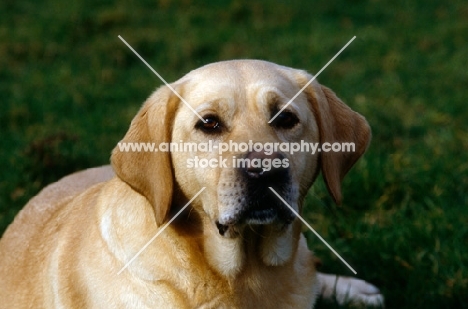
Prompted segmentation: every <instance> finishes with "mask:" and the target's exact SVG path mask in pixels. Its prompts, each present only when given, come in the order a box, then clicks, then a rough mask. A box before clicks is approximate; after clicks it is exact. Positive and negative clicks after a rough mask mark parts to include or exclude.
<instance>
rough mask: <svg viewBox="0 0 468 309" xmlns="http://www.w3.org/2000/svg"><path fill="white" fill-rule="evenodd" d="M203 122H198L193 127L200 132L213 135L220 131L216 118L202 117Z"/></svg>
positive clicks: (219, 123) (219, 124)
mask: <svg viewBox="0 0 468 309" xmlns="http://www.w3.org/2000/svg"><path fill="white" fill-rule="evenodd" d="M204 119H205V122H203V121H201V120H200V121H198V122H197V124H196V125H195V128H197V129H199V130H202V131H203V132H205V133H208V134H213V133H219V132H220V131H221V128H222V126H221V122H220V121H219V119H218V117H216V116H208V117H204Z"/></svg>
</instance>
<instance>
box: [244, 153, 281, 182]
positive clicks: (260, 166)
mask: <svg viewBox="0 0 468 309" xmlns="http://www.w3.org/2000/svg"><path fill="white" fill-rule="evenodd" d="M245 159H247V165H246V167H245V173H246V174H247V177H248V178H249V179H267V178H275V176H279V175H281V174H283V175H284V174H285V173H287V168H285V167H284V164H283V159H284V155H283V154H281V153H279V152H273V153H271V154H266V153H264V152H256V151H253V152H249V153H248V154H247V155H246V156H245Z"/></svg>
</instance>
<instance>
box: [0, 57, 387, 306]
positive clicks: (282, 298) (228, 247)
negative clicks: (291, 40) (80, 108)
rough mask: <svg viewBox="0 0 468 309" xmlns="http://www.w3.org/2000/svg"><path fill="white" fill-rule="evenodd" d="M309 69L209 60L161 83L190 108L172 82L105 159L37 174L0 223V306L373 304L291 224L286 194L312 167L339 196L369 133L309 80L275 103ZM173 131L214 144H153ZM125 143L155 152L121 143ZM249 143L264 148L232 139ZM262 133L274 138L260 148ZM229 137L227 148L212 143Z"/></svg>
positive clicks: (311, 175)
mask: <svg viewBox="0 0 468 309" xmlns="http://www.w3.org/2000/svg"><path fill="white" fill-rule="evenodd" d="M311 78H312V76H311V75H309V74H307V73H306V72H304V71H301V70H296V69H291V68H287V67H283V66H279V65H276V64H273V63H269V62H265V61H256V60H237V61H226V62H219V63H214V64H210V65H207V66H204V67H202V68H199V69H197V70H194V71H192V72H190V73H189V74H187V75H186V76H184V77H183V78H181V79H180V80H178V81H177V82H175V83H173V84H171V87H172V88H173V89H174V90H175V91H176V92H177V93H178V94H180V96H181V97H183V98H184V99H185V101H186V102H188V103H189V104H190V105H191V107H192V108H193V109H194V110H191V109H190V108H189V107H188V106H186V105H185V104H184V103H183V102H182V101H181V99H180V98H179V97H178V96H177V95H175V94H174V92H173V91H172V90H171V89H170V88H169V87H167V86H163V87H161V88H160V89H158V90H157V91H156V92H155V93H153V94H152V95H151V96H150V97H149V99H148V100H147V101H146V103H145V104H144V105H143V107H142V108H141V110H140V111H139V113H138V114H137V115H136V117H135V118H134V119H133V121H132V123H131V125H130V128H129V130H128V132H127V134H126V135H125V137H124V138H123V140H122V141H121V143H120V144H119V146H120V147H116V148H115V149H114V151H113V153H112V158H111V161H112V168H113V170H112V168H111V167H109V166H107V167H101V168H95V169H90V170H86V171H83V172H80V173H77V174H73V175H71V176H68V177H66V178H64V179H62V180H60V181H59V182H57V183H55V184H52V185H50V186H48V187H47V188H45V189H44V190H43V191H42V192H41V193H39V195H37V196H36V197H35V198H33V199H32V200H31V201H30V202H29V203H28V204H27V205H26V207H25V208H24V209H23V210H22V211H21V212H20V213H19V214H18V216H17V217H16V219H15V221H14V222H13V224H11V225H10V227H9V228H8V229H7V231H6V232H5V234H4V235H3V238H2V239H1V241H0V299H1V304H2V306H4V307H5V308H177V309H180V308H312V307H313V304H314V302H315V300H316V298H317V296H318V294H319V293H322V294H323V295H324V296H325V297H335V298H336V299H337V300H338V301H339V302H345V301H351V302H355V303H359V302H360V303H364V304H380V303H381V302H382V301H383V297H382V296H381V295H380V292H379V290H378V289H377V288H375V287H374V286H373V285H371V284H368V283H366V282H364V281H362V280H357V279H352V278H339V279H338V280H337V279H336V277H335V276H332V275H325V274H320V273H317V272H316V270H315V262H314V255H313V254H312V253H311V252H310V251H309V250H308V249H307V246H306V241H305V238H304V237H303V235H301V223H300V221H299V220H298V219H297V218H296V217H295V215H294V214H293V212H292V211H291V209H290V208H289V207H288V206H286V204H285V202H286V203H287V204H288V205H289V206H290V207H292V208H293V209H294V210H295V211H297V212H300V211H301V209H302V202H303V199H304V197H305V195H306V193H307V190H308V189H309V187H310V186H311V185H312V183H313V182H314V180H315V178H316V176H317V174H318V173H319V172H320V171H321V172H322V173H323V176H324V179H325V181H326V184H327V187H328V190H329V192H330V194H331V195H332V197H333V198H334V199H335V201H337V202H340V200H341V190H340V186H341V181H342V179H343V177H344V176H345V174H346V173H347V172H348V170H349V169H350V168H351V167H352V165H353V164H354V163H355V162H356V161H357V160H358V158H359V157H360V156H361V155H362V154H363V153H364V151H365V150H366V148H367V145H368V143H369V140H370V129H369V126H368V124H367V122H366V121H365V119H364V118H363V117H362V116H360V115H359V114H357V113H356V112H353V111H352V110H351V109H350V108H349V107H347V106H346V105H345V104H343V103H342V102H341V101H340V100H339V99H338V98H337V96H336V95H335V94H334V93H333V92H332V91H331V90H330V89H328V88H326V87H324V86H321V85H320V84H318V83H317V82H316V81H314V82H312V83H311V84H310V85H309V86H308V87H306V88H305V89H304V91H303V92H301V93H300V94H299V95H298V96H297V97H296V98H295V99H294V100H293V101H292V103H291V104H290V105H288V106H287V107H286V108H285V109H284V110H281V109H282V108H283V107H284V106H285V105H286V103H287V102H288V101H289V99H290V98H293V97H294V96H295V95H296V93H298V92H299V90H300V89H301V88H302V87H303V86H304V85H306V83H307V82H308V81H309V80H310V79H311ZM194 111H195V112H196V113H198V114H199V115H201V117H202V119H204V120H205V121H202V120H201V119H200V118H199V117H198V116H197V115H196V114H195V113H194ZM278 112H280V113H279V115H278V116H277V117H276V118H275V119H274V120H273V121H271V123H269V120H270V119H271V118H272V117H273V116H275V115H276V114H278ZM170 142H173V143H176V144H179V146H181V145H182V144H183V143H192V145H203V144H205V145H206V144H207V143H208V144H210V145H211V146H212V149H211V151H209V150H207V149H206V148H203V147H199V148H192V149H189V150H187V151H181V149H178V151H176V149H175V148H174V149H173V151H171V152H168V151H163V150H164V149H163V148H164V147H162V146H167V145H168V143H170ZM336 142H346V143H354V145H355V149H354V151H351V152H331V151H330V152H325V151H322V152H317V153H316V154H314V155H312V154H311V153H310V151H298V152H295V153H292V151H288V148H281V147H283V146H284V147H286V146H287V145H291V143H297V144H300V143H303V144H305V143H309V144H310V143H320V145H324V144H325V143H330V144H329V145H332V144H333V143H336ZM129 143H150V144H152V145H156V147H161V148H158V149H159V150H161V151H156V150H153V151H149V150H148V149H147V151H131V150H129V151H125V149H123V148H122V147H121V146H122V145H127V146H128V145H129ZM249 143H250V144H253V145H255V144H257V146H258V145H265V148H264V149H263V150H258V147H257V148H255V149H256V150H255V149H252V148H251V147H250V148H249V149H247V150H246V149H245V147H244V149H241V148H240V147H238V148H236V147H235V145H241V144H243V146H245V145H246V144H249ZM268 143H269V145H275V144H276V145H280V146H281V145H283V146H281V147H280V148H279V149H275V150H272V151H267V150H266V149H267V148H266V145H267V144H268ZM226 144H229V146H232V147H231V148H229V149H223V150H224V151H222V152H221V151H219V150H220V149H219V148H221V145H224V146H225V145H226ZM285 145H286V146H285ZM127 150H128V149H127ZM237 159H243V160H244V163H245V162H247V164H244V165H242V164H237V161H236V160H237ZM254 162H256V163H254ZM265 162H267V163H268V164H273V167H268V166H267V165H264V163H265ZM274 162H276V164H274ZM208 163H209V164H208ZM258 163H260V166H259V165H258ZM113 171H115V175H114V172H113ZM270 187H271V188H273V189H274V190H275V192H276V193H278V195H280V196H281V197H282V199H283V200H284V201H281V200H280V199H279V198H278V197H277V196H276V195H275V194H274V193H273V192H272V191H271V190H270V189H269V188H270ZM202 188H205V189H204V190H203V191H202V192H201V193H200V194H199V196H198V197H197V198H195V199H194V200H193V201H192V202H191V204H190V206H189V208H187V209H186V210H185V211H182V212H181V213H180V214H179V215H178V216H177V217H176V218H175V220H174V221H173V222H172V223H171V224H170V225H168V226H167V228H165V229H164V230H163V231H162V232H161V230H162V229H163V228H164V226H165V223H167V222H168V221H169V220H170V219H171V218H174V216H175V215H176V214H177V213H178V212H179V211H180V210H181V209H182V208H183V206H184V205H186V204H187V202H188V201H189V200H190V199H191V198H192V197H193V196H195V195H196V194H197V193H198V192H199V191H200V190H201V189H202ZM158 232H161V233H159V234H158V236H157V237H156V238H154V240H153V241H152V242H151V243H150V244H149V245H148V246H147V247H144V246H145V244H147V242H148V241H149V240H150V239H152V238H153V236H155V235H156V234H157V233H158ZM141 249H144V250H141ZM139 251H140V252H141V254H139V255H137V253H139ZM136 255H137V256H136ZM135 256H136V258H135V259H134V260H132V259H133V258H134V257H135Z"/></svg>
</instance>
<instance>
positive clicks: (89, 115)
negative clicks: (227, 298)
mask: <svg viewBox="0 0 468 309" xmlns="http://www.w3.org/2000/svg"><path fill="white" fill-rule="evenodd" d="M118 35H121V36H122V37H123V38H124V39H125V40H126V41H127V42H128V43H129V44H130V45H132V46H133V48H135V49H136V50H137V51H138V52H139V53H140V55H142V56H143V57H144V58H145V59H146V60H147V61H148V62H149V63H150V64H151V65H152V66H153V68H154V69H156V70H157V71H158V72H159V73H160V74H161V75H162V76H163V77H164V78H165V79H166V80H167V81H174V80H176V79H178V78H179V77H181V76H182V75H184V74H185V73H187V72H188V71H190V70H192V69H195V68H197V67H199V66H201V65H204V64H207V63H210V62H215V61H220V60H227V59H235V58H257V59H264V60H269V61H272V62H276V63H279V64H282V65H286V66H291V67H295V68H301V69H306V70H308V71H309V72H311V73H316V72H318V71H319V70H320V69H321V68H322V66H323V65H325V63H327V62H328V60H329V59H330V58H331V57H332V56H333V55H334V54H335V53H336V52H337V51H338V50H339V49H341V47H342V46H343V45H344V44H345V43H346V42H348V41H349V40H350V39H351V38H352V37H353V36H357V38H356V40H355V41H354V42H353V43H352V44H351V45H350V46H349V47H348V48H347V49H346V50H345V51H344V52H343V53H342V54H341V55H340V56H339V57H338V58H337V59H336V60H335V61H334V62H333V63H332V64H331V65H330V66H329V67H328V68H327V69H326V70H325V71H324V72H323V73H322V74H321V75H320V76H319V78H318V80H319V82H320V83H322V84H324V85H327V86H328V87H331V88H332V89H333V90H334V91H335V92H336V93H337V94H338V95H339V96H340V97H341V98H342V99H343V101H344V102H346V103H347V104H348V105H349V106H351V107H352V108H353V109H354V110H356V111H358V112H359V113H361V114H363V115H364V116H365V117H366V118H367V120H368V121H369V123H370V125H371V127H372V130H373V140H372V143H371V146H370V148H369V150H368V152H367V153H366V155H365V156H364V157H363V158H362V159H361V160H360V161H359V163H358V164H357V165H356V166H355V167H354V168H353V170H352V171H351V172H350V173H349V174H348V176H347V177H346V178H345V181H344V185H343V193H344V202H343V205H341V206H339V207H338V206H336V205H334V204H333V202H332V200H331V198H330V197H329V196H328V193H327V192H326V189H325V186H324V184H323V181H322V179H319V180H318V181H317V182H316V184H315V186H314V187H313V188H312V189H311V191H310V194H309V196H308V198H307V205H306V209H305V213H304V217H305V218H306V219H307V220H308V221H309V222H310V223H311V224H312V226H314V228H316V229H317V231H318V232H319V233H320V234H321V235H322V236H323V237H324V238H325V239H326V240H327V241H328V242H329V243H330V244H331V245H332V246H333V247H334V248H335V249H336V250H337V251H338V252H339V253H340V254H341V255H342V256H343V257H344V258H345V259H346V260H347V261H348V262H349V263H350V264H351V265H352V266H353V267H354V268H355V269H356V270H357V272H358V277H360V278H363V279H365V280H368V281H370V282H372V283H374V284H375V285H377V286H378V287H379V288H381V290H382V292H383V293H384V295H385V297H386V307H387V308H412V309H413V308H426V309H427V308H468V250H467V247H468V209H467V202H468V193H467V192H468V177H467V176H468V130H467V129H468V100H467V99H468V96H467V94H468V90H467V88H468V2H467V1H461V0H460V1H456V0H454V1H450V2H448V1H447V2H445V3H444V2H442V1H435V0H427V1H422V0H417V1H403V0H395V1H384V0H353V1H340V0H327V1H318V2H312V1H297V0H293V1H277V0H269V1H258V2H253V1H247V0H246V1H242V0H232V1H221V0H211V1H210V0H203V1H191V0H183V1H171V0H161V1H139V2H138V3H137V2H135V1H125V0H118V1H107V0H101V1H91V0H82V1H72V2H70V1H59V0H44V1H16V0H2V1H1V2H0V102H1V103H0V126H1V127H0V134H1V139H0V162H1V163H2V167H1V169H0V234H1V233H3V231H4V229H5V228H6V227H7V225H8V224H9V223H10V222H11V221H12V220H13V218H14V216H15V214H16V213H17V212H18V211H19V210H20V209H21V207H23V206H24V204H25V203H26V202H27V201H28V200H29V199H30V198H31V197H32V196H33V195H35V194H36V193H37V192H39V190H40V189H41V188H42V187H44V186H45V185H47V184H48V183H50V182H53V181H56V180H58V179H59V178H60V177H62V176H63V175H66V174H69V173H71V172H74V171H77V170H80V169H84V168H87V167H91V166H97V165H102V164H107V163H108V162H109V155H110V151H111V150H112V148H113V147H114V146H115V145H116V143H117V142H118V141H119V140H120V138H121V137H122V136H123V135H124V133H125V132H126V130H127V128H128V126H129V124H130V121H131V119H132V118H133V116H134V115H135V114H136V112H137V111H138V109H139V107H140V105H141V104H142V102H143V101H144V100H145V99H146V98H147V97H148V96H149V95H150V93H151V92H152V91H153V90H154V89H156V87H158V86H159V85H160V84H161V82H160V80H159V79H158V78H157V77H156V76H155V75H154V74H153V73H152V72H151V71H150V70H149V69H148V68H147V67H146V66H145V65H144V64H143V63H142V62H141V61H140V60H139V59H138V58H137V57H136V56H135V55H134V54H133V53H132V52H131V51H130V50H129V49H128V48H127V47H126V46H125V45H124V44H123V43H122V42H121V41H120V40H119V39H118V38H117V36H118ZM306 235H307V238H308V241H309V245H310V247H311V248H312V249H313V250H314V251H315V252H316V253H317V254H318V255H319V256H320V258H322V260H323V262H324V267H323V269H322V270H323V271H325V272H334V273H339V274H342V275H351V273H350V271H349V270H348V269H347V268H346V267H345V266H344V265H343V264H342V263H341V262H340V261H339V260H338V259H336V258H335V256H334V255H333V254H332V253H331V252H330V251H329V250H328V249H327V248H326V247H324V246H323V245H322V244H321V243H320V241H319V240H318V239H316V238H315V236H314V235H313V234H312V233H310V232H306ZM0 262H1V261H0ZM278 284H280V283H278ZM318 307H319V308H330V307H331V308H340V307H339V306H337V305H336V304H333V303H332V304H325V303H322V302H321V303H320V304H319V305H318Z"/></svg>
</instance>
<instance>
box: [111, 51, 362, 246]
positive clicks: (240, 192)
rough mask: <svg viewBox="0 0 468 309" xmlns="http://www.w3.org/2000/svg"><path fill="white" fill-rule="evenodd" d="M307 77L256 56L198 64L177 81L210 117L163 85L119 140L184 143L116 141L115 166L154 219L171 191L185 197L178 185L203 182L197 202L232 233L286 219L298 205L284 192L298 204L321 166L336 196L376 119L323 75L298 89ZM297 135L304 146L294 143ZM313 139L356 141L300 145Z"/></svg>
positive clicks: (163, 213)
mask: <svg viewBox="0 0 468 309" xmlns="http://www.w3.org/2000/svg"><path fill="white" fill-rule="evenodd" d="M311 79H312V76H311V75H309V74H307V73H306V72H304V71H302V70H296V69H291V68H287V67H283V66H279V65H276V64H273V63H269V62H265V61H256V60H238V61H226V62H219V63H214V64H210V65H207V66H204V67H202V68H200V69H197V70H194V71H192V72H190V73H189V74H187V75H186V76H184V77H183V78H181V79H180V80H178V81H177V82H175V83H173V84H171V87H172V88H173V89H174V90H175V91H176V92H177V93H178V94H179V95H180V96H181V97H183V98H184V99H185V101H186V102H188V103H189V104H190V105H191V107H192V108H193V110H194V111H196V113H198V115H200V116H201V117H202V118H203V119H204V120H205V122H203V121H202V120H201V119H200V118H199V117H198V116H197V115H196V113H194V111H193V110H191V109H190V108H189V107H188V106H186V105H185V104H184V103H183V102H182V101H181V100H180V98H179V97H178V96H177V95H175V94H174V93H173V91H172V90H171V89H169V88H168V87H167V86H163V87H161V88H160V89H159V90H157V91H156V92H155V93H153V95H152V96H151V97H150V98H149V99H148V100H147V102H146V103H145V104H144V105H143V107H142V109H141V110H140V112H139V113H138V114H137V116H136V117H135V118H134V120H133V121H132V124H131V126H130V129H129V131H128V132H127V134H126V135H125V137H124V139H123V140H122V142H126V143H142V142H144V143H154V145H155V146H159V145H161V144H163V143H166V144H165V145H166V146H167V145H168V143H170V142H172V143H173V144H177V147H178V148H179V149H177V151H175V149H174V148H173V150H174V151H172V152H161V151H158V152H121V151H120V149H119V148H117V147H116V149H115V150H114V152H113V154H112V164H113V167H114V169H115V171H116V174H117V175H118V177H120V178H121V179H122V180H123V181H125V182H127V183H128V184H129V185H130V186H131V187H132V188H134V189H135V190H136V191H138V192H139V193H141V194H142V195H144V196H145V197H146V198H147V199H148V200H149V202H150V203H151V204H152V205H153V207H154V210H155V214H156V220H157V222H158V224H161V223H163V222H164V221H165V220H166V219H167V217H168V212H169V210H170V207H171V205H172V204H173V199H174V198H176V199H177V200H181V199H180V196H176V197H174V196H173V193H172V192H177V194H178V195H179V194H181V195H183V196H184V197H185V200H188V199H190V198H191V197H192V196H194V195H195V194H196V193H197V192H198V191H199V190H200V189H201V188H202V187H206V189H205V190H204V191H203V192H202V193H201V195H200V196H199V198H198V199H197V200H196V201H195V202H194V205H195V207H199V208H200V209H198V210H200V212H202V213H203V214H204V215H205V216H206V217H207V218H209V220H210V221H211V222H212V224H213V225H215V226H217V228H218V230H219V233H220V234H221V235H222V236H225V237H235V236H236V235H238V234H239V233H241V231H242V229H243V227H244V226H247V225H271V226H277V227H280V228H284V227H286V226H288V225H290V223H291V222H293V221H294V219H295V215H294V214H293V212H292V211H291V209H290V208H289V207H288V206H286V205H285V202H286V203H287V204H288V205H289V206H291V207H292V208H293V209H294V210H295V211H297V212H300V210H301V202H302V200H303V198H304V196H305V194H306V193H307V190H308V189H309V187H310V186H311V185H312V183H313V181H314V179H315V178H316V176H317V174H318V173H319V171H320V170H321V171H322V173H323V176H324V179H325V181H326V184H327V187H328V190H329V192H330V194H331V195H332V197H333V198H334V200H335V201H336V202H337V203H340V201H341V181H342V179H343V177H344V176H345V174H346V173H347V172H348V171H349V169H350V168H351V167H352V166H353V164H354V163H355V162H356V161H357V159H358V158H359V157H360V156H361V155H362V154H363V153H364V151H365V150H366V148H367V145H368V142H369V140H370V129H369V126H368V124H367V122H366V121H365V119H364V118H363V117H362V116H361V115H359V114H357V113H356V112H354V111H352V110H351V109H350V108H349V107H347V106H346V105H345V104H344V103H343V102H342V101H341V100H340V99H338V97H337V96H336V95H335V94H334V93H333V92H332V91H331V90H330V89H328V88H326V87H324V86H321V85H320V84H319V83H318V82H317V81H314V82H312V83H311V84H310V85H308V86H307V87H305V89H302V88H303V87H304V86H305V85H306V84H307V83H308V82H309V80H311ZM301 89H302V91H301ZM298 93H299V94H298ZM296 94H298V95H297V96H296ZM293 97H294V100H292V103H291V104H289V105H288V106H287V107H286V108H285V109H284V110H282V108H283V107H284V106H285V105H286V104H287V103H288V102H289V100H290V99H292V98H293ZM281 110H282V111H281ZM279 111H281V112H280V113H279V114H278V115H277V116H276V118H274V120H273V121H271V122H269V121H270V119H271V118H272V117H274V116H275V115H276V114H277V113H278V112H279ZM293 143H296V145H302V147H303V149H301V151H297V149H295V151H296V152H294V153H291V152H292V151H291V150H292V147H291V146H292V144H293ZM311 143H313V144H314V145H319V148H320V147H321V145H323V144H324V143H329V144H328V145H332V144H333V143H354V145H355V147H354V151H350V152H333V151H329V152H324V151H322V152H319V151H317V153H315V154H311V152H312V149H310V148H309V150H308V151H306V149H305V148H304V147H305V145H306V144H307V145H309V147H310V145H311ZM204 146H206V147H205V148H204ZM210 146H211V149H210V148H209V147H210ZM183 147H185V149H181V148H183ZM221 148H222V149H221ZM316 150H317V149H316ZM270 187H271V188H273V189H274V190H275V191H276V192H277V193H278V194H279V195H280V196H282V198H283V200H284V201H282V200H280V199H279V198H278V197H277V196H276V195H275V194H274V193H273V192H272V191H271V190H270V189H269V188H270ZM174 188H177V190H174Z"/></svg>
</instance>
